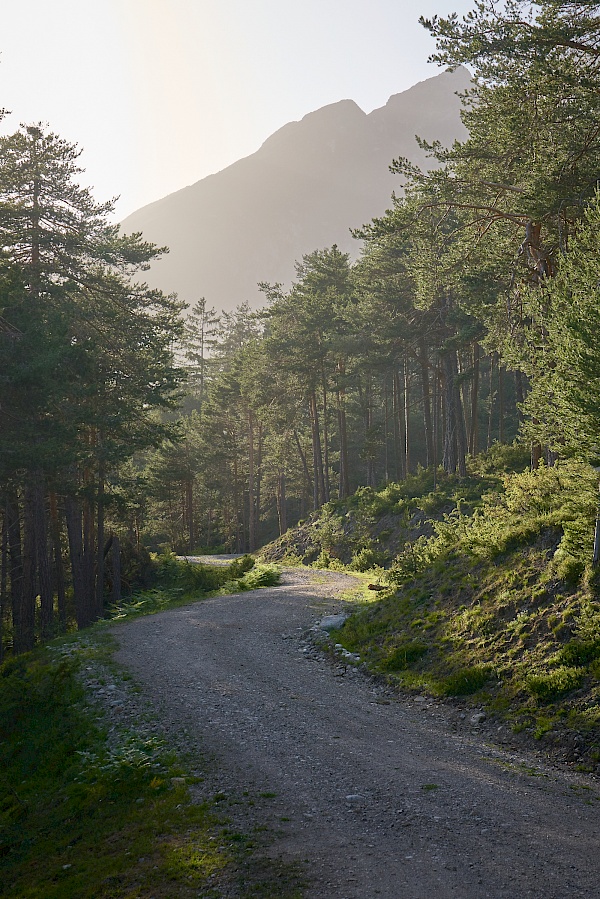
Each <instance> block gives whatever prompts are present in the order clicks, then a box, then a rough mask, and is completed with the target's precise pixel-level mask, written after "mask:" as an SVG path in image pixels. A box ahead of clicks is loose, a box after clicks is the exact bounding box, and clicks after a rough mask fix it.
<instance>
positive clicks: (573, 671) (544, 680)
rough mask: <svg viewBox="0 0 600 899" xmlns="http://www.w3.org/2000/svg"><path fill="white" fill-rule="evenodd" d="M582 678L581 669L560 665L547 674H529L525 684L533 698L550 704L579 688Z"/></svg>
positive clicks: (582, 672)
mask: <svg viewBox="0 0 600 899" xmlns="http://www.w3.org/2000/svg"><path fill="white" fill-rule="evenodd" d="M583 676H584V671H583V670H582V669H581V668H571V667H568V666H567V665H561V666H559V667H558V668H555V669H553V670H552V671H548V672H547V673H543V674H531V675H530V676H529V677H528V678H527V679H526V682H525V683H526V686H527V689H528V690H529V692H530V693H531V694H532V695H533V696H536V697H537V698H538V699H540V700H541V701H542V702H552V701H553V700H554V699H558V698H559V697H560V696H564V695H565V693H569V692H570V691H571V690H575V689H576V688H577V687H579V686H580V684H581V681H582V680H583Z"/></svg>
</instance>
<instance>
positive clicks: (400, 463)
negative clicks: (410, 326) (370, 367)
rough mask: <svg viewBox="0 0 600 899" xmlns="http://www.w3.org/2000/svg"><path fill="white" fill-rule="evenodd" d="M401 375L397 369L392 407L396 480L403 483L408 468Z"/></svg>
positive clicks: (395, 371)
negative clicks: (403, 423)
mask: <svg viewBox="0 0 600 899" xmlns="http://www.w3.org/2000/svg"><path fill="white" fill-rule="evenodd" d="M400 396H401V390H400V374H399V372H398V370H397V369H395V370H394V379H393V384H392V407H393V410H392V411H393V415H394V460H395V464H396V480H398V481H403V480H404V478H405V477H406V466H405V464H404V461H405V460H404V438H403V435H402V427H401V422H402V406H401V403H400Z"/></svg>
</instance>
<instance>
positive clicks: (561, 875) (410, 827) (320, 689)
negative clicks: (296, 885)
mask: <svg viewBox="0 0 600 899" xmlns="http://www.w3.org/2000/svg"><path fill="white" fill-rule="evenodd" d="M311 581H312V583H311ZM315 581H317V583H315ZM349 583H350V578H348V577H347V576H346V575H342V574H335V573H327V574H325V573H318V574H315V575H312V574H311V573H308V572H301V571H293V572H286V575H285V579H284V582H283V585H282V586H280V587H276V588H271V589H266V590H258V591H255V592H252V593H246V594H242V595H239V596H225V597H218V598H214V599H209V600H206V601H205V602H200V603H196V604H195V605H193V606H189V607H186V608H181V609H176V610H173V611H170V612H165V613H163V614H160V615H155V616H151V617H147V618H140V619H137V620H135V621H133V622H130V623H127V624H123V625H119V626H117V627H116V628H115V635H116V636H117V639H118V641H119V645H120V651H119V653H118V654H117V659H118V661H120V662H121V663H123V664H125V665H126V666H127V667H128V668H129V669H130V670H132V671H133V672H134V673H135V675H136V677H137V679H138V681H139V682H141V683H142V684H143V685H144V686H145V688H146V691H147V694H148V695H149V696H150V698H151V699H152V701H153V702H154V703H155V704H156V706H157V708H158V709H159V710H160V714H161V715H162V716H164V719H165V720H166V721H167V722H168V726H170V727H176V728H186V729H187V733H188V734H189V739H190V742H191V743H193V744H194V745H195V746H198V748H199V749H200V750H201V751H202V752H203V753H207V752H208V753H214V754H215V755H216V756H217V758H218V759H219V760H220V762H219V769H220V772H221V774H220V776H221V778H222V782H223V784H224V785H225V786H226V787H227V788H229V789H231V790H232V791H234V792H235V791H237V792H238V793H239V794H241V793H242V791H244V790H252V791H257V792H259V793H260V792H263V793H265V794H268V795H271V796H272V794H276V796H275V797H273V798H270V799H265V802H264V805H263V807H260V806H259V807H256V808H255V809H254V811H255V812H256V814H257V816H258V817H265V818H266V819H267V823H269V824H270V825H271V826H275V827H276V828H277V829H278V831H279V832H280V835H279V837H278V838H277V839H276V840H275V842H274V844H273V846H272V848H271V853H272V854H273V855H277V856H279V857H281V858H283V859H285V860H294V859H296V860H299V861H301V862H302V863H305V862H307V864H306V870H307V872H308V876H309V878H310V879H311V886H310V887H309V889H308V891H307V896H308V897H310V899H325V897H327V899H371V897H376V896H381V897H388V899H425V897H427V899H432V897H434V899H444V897H459V899H483V897H493V899H500V897H503V899H521V897H535V899H566V897H583V896H586V897H598V896H599V895H600V880H599V875H600V859H599V854H598V836H599V833H600V819H599V814H600V790H599V789H598V784H597V782H596V781H594V780H587V779H586V778H583V777H581V776H578V775H571V774H569V773H568V772H566V773H561V772H557V771H556V770H554V769H550V768H549V769H546V768H544V767H543V766H542V765H541V763H539V762H537V761H536V760H535V759H534V760H533V761H532V759H531V758H526V757H523V756H522V755H516V754H514V753H509V752H504V751H502V750H500V749H495V748H493V747H491V746H488V745H486V744H485V743H484V742H483V741H482V739H481V737H479V736H478V735H477V734H476V733H472V732H470V729H469V727H466V728H464V729H463V731H464V732H463V733H461V734H458V733H456V732H455V731H454V730H453V727H452V719H453V717H455V712H454V711H453V710H452V709H450V708H449V707H444V706H443V705H437V704H435V703H431V702H428V701H414V700H410V699H397V698H391V699H390V697H386V696H385V695H384V694H382V692H381V690H380V689H379V688H377V687H376V686H375V685H374V684H373V683H372V682H371V681H370V680H369V679H368V678H366V677H363V676H362V675H361V674H360V673H356V672H354V671H353V670H352V669H348V671H347V672H346V674H343V668H339V669H336V668H335V667H332V666H331V664H329V662H327V661H326V660H324V659H323V658H321V656H320V655H319V654H318V653H316V652H314V651H313V650H312V649H311V648H310V645H309V644H307V642H306V640H305V635H306V633H307V630H308V629H309V628H310V627H311V625H313V624H314V623H315V622H316V621H318V620H319V618H320V617H321V616H322V615H323V614H325V613H327V612H329V611H331V610H337V609H339V607H340V602H339V598H337V597H338V596H339V593H340V591H341V590H343V589H346V588H347V586H348V584H349Z"/></svg>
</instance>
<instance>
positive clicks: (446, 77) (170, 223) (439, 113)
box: [123, 69, 469, 309]
mask: <svg viewBox="0 0 600 899" xmlns="http://www.w3.org/2000/svg"><path fill="white" fill-rule="evenodd" d="M468 83H469V74H468V72H467V71H466V69H459V70H457V71H455V72H453V73H450V72H443V73H442V74H440V75H437V76H436V77H434V78H430V79H428V80H427V81H423V82H421V83H419V84H416V85H415V86H414V87H412V88H410V90H408V91H404V92H403V93H401V94H396V95H394V96H392V97H390V99H389V100H388V102H387V103H386V105H385V106H383V107H382V108H380V109H376V110H374V111H373V112H371V113H370V114H369V115H367V114H366V113H364V112H363V111H362V110H361V109H360V108H359V107H358V106H357V105H356V103H354V102H353V101H352V100H342V101H340V102H339V103H334V104H332V105H330V106H325V107H323V108H322V109H318V110H316V111H315V112H312V113H309V114H308V115H306V116H304V118H303V119H302V120H301V121H299V122H290V123H289V124H287V125H285V126H284V127H283V128H281V129H280V130H279V131H277V132H276V133H275V134H273V135H272V136H271V137H269V138H268V139H267V140H266V141H265V143H264V144H263V145H262V147H261V148H260V149H259V150H258V151H257V152H256V153H254V154H253V155H251V156H248V157H246V158H245V159H241V160H239V161H238V162H236V163H234V164H233V165H231V166H229V167H228V168H226V169H223V171H221V172H218V173H217V174H215V175H210V176H209V177H207V178H203V179H202V180H201V181H198V182H197V183H196V184H193V185H191V186H190V187H186V188H183V189H182V190H180V191H177V192H176V193H174V194H170V195H169V196H167V197H165V198H164V199H162V200H158V201H157V202H155V203H151V204H150V205H149V206H145V207H143V208H142V209H140V210H138V211H137V212H134V213H133V214H132V215H130V216H129V217H128V218H127V219H125V221H124V222H123V229H124V230H125V231H126V232H131V231H142V232H143V233H144V236H145V237H146V238H147V239H148V240H151V241H153V242H155V243H157V244H159V245H161V246H163V245H166V246H168V247H169V248H170V254H169V255H168V256H166V257H165V258H164V259H162V260H160V261H159V262H158V263H156V264H155V265H154V267H153V269H152V270H151V272H150V273H149V281H150V282H151V283H152V285H153V286H156V287H160V288H162V289H163V290H166V291H168V292H171V291H177V293H178V294H179V296H180V297H181V299H183V300H186V301H187V302H194V301H195V300H196V299H197V298H198V297H199V296H205V297H206V299H207V302H208V303H209V304H210V305H211V306H216V307H217V308H223V309H232V308H234V307H235V306H236V305H238V304H239V303H241V302H245V301H248V302H250V303H251V304H253V305H259V304H260V303H261V301H262V297H261V294H260V293H259V291H258V288H257V282H259V281H269V282H276V281H280V282H282V283H286V284H289V282H290V281H291V279H292V278H293V276H294V262H295V261H296V260H297V259H300V258H301V257H302V255H303V254H305V253H309V252H312V250H315V249H320V248H323V247H326V246H331V245H332V244H334V243H337V245H338V246H339V247H340V248H341V249H342V250H344V251H345V252H348V251H349V252H352V253H353V254H356V253H357V249H358V244H357V242H356V241H355V240H353V238H352V237H351V235H350V230H349V229H350V228H357V227H359V226H360V225H362V224H364V223H365V222H368V221H370V219H371V218H373V217H374V216H377V215H381V214H382V213H383V211H384V210H385V209H386V208H387V207H388V206H389V205H390V197H391V194H392V191H393V190H394V189H398V186H399V179H398V177H397V176H392V175H391V174H390V173H389V171H388V167H389V164H390V162H391V161H392V159H394V158H397V157H398V156H406V157H408V158H410V159H411V160H412V161H413V162H415V163H418V164H420V165H425V166H427V165H429V164H430V161H428V160H427V158H426V156H425V154H424V152H423V151H422V150H421V148H420V147H419V145H418V144H417V142H416V141H415V135H417V134H418V135H419V136H420V137H423V138H425V139H426V140H440V141H441V142H442V143H443V144H446V145H450V144H452V142H453V141H454V140H455V139H457V138H463V137H464V136H465V133H466V132H465V129H464V126H463V125H462V123H461V120H460V114H459V112H460V100H459V98H458V96H456V92H457V91H459V92H460V91H464V90H465V88H466V87H467V86H468Z"/></svg>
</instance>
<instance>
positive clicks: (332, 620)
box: [319, 612, 349, 631]
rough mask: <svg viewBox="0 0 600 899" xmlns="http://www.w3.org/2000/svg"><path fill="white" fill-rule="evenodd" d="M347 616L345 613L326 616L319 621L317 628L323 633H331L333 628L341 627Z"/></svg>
mask: <svg viewBox="0 0 600 899" xmlns="http://www.w3.org/2000/svg"><path fill="white" fill-rule="evenodd" d="M348 617H349V616H348V615H347V614H346V613H345V612H340V613H339V614H338V615H326V616H325V618H321V620H320V621H319V627H320V628H321V630H324V631H331V630H333V628H334V627H341V626H342V624H343V623H344V621H346V619H347V618H348Z"/></svg>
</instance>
